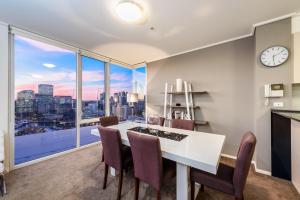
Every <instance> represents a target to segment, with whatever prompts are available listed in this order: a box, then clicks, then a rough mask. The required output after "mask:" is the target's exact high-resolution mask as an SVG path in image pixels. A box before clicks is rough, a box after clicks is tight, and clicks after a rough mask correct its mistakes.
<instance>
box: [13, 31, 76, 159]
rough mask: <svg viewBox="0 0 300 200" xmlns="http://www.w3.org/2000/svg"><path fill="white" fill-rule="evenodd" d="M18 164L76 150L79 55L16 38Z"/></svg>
mask: <svg viewBox="0 0 300 200" xmlns="http://www.w3.org/2000/svg"><path fill="white" fill-rule="evenodd" d="M14 44H15V52H14V58H15V97H16V99H15V164H20V163H24V162H27V161H30V160H34V159H37V158H41V157H44V156H48V155H51V154H55V153H58V152H62V151H65V150H69V149H72V148H75V147H76V128H75V127H76V53H74V52H71V51H69V50H66V49H62V48H58V47H56V46H52V45H49V44H46V43H43V42H38V41H35V40H31V39H28V38H25V37H20V36H15V39H14Z"/></svg>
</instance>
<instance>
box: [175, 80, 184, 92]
mask: <svg viewBox="0 0 300 200" xmlns="http://www.w3.org/2000/svg"><path fill="white" fill-rule="evenodd" d="M182 85H183V81H182V79H181V78H178V79H176V92H182Z"/></svg>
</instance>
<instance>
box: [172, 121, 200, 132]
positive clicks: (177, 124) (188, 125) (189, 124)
mask: <svg viewBox="0 0 300 200" xmlns="http://www.w3.org/2000/svg"><path fill="white" fill-rule="evenodd" d="M194 127H195V122H194V120H184V119H173V120H172V128H178V129H184V130H189V131H193V130H194Z"/></svg>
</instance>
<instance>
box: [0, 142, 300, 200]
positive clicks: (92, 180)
mask: <svg viewBox="0 0 300 200" xmlns="http://www.w3.org/2000/svg"><path fill="white" fill-rule="evenodd" d="M100 151H101V147H100V146H99V145H97V146H93V147H89V148H86V149H83V150H80V151H76V152H74V153H70V154H67V155H64V156H60V157H57V158H53V159H50V160H47V161H44V162H41V163H38V164H35V165H31V166H28V167H24V168H21V169H17V170H14V171H13V172H11V173H10V174H9V175H7V176H6V184H7V192H8V194H7V195H5V196H4V199H7V200H60V199H68V200H77V199H82V200H83V199H84V200H94V199H95V200H96V199H97V200H100V199H101V200H106V199H107V200H109V199H113V200H114V199H116V191H117V179H116V178H114V177H111V176H109V178H108V185H107V189H106V190H102V189H101V186H102V180H103V173H102V172H103V169H104V167H103V164H100V155H101V154H100ZM222 162H226V163H231V164H232V163H233V161H231V160H228V159H222ZM133 195H134V181H133V175H132V172H128V173H127V174H126V175H125V177H124V183H123V190H122V199H127V200H131V199H133ZM175 197H176V180H175V178H174V179H173V180H171V181H170V182H168V183H165V185H164V187H163V191H162V199H164V200H165V199H166V200H169V199H176V198H175ZM0 199H1V198H0ZM139 199H141V200H148V199H155V192H154V190H153V189H152V188H150V187H148V186H147V185H146V184H142V185H141V188H140V198H139ZM197 199H199V200H200V199H203V200H213V199H215V200H221V199H222V200H223V199H225V200H227V199H234V198H232V197H231V196H228V195H225V194H223V193H220V192H216V191H214V190H211V189H207V188H206V189H205V192H203V193H199V194H198V196H197ZM254 199H255V200H267V199H270V200H277V199H283V200H284V199H286V200H294V199H299V200H300V196H299V194H298V193H297V191H296V190H295V188H294V187H293V186H292V184H291V183H290V182H287V181H284V180H279V179H277V178H273V177H269V176H264V175H260V174H256V173H255V172H253V171H251V172H250V174H249V177H248V181H247V185H246V189H245V200H254Z"/></svg>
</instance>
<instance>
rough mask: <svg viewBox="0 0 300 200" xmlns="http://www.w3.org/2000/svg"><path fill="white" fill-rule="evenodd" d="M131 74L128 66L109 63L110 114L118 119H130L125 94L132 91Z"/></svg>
mask: <svg viewBox="0 0 300 200" xmlns="http://www.w3.org/2000/svg"><path fill="white" fill-rule="evenodd" d="M132 75H133V71H132V69H130V68H126V67H123V66H121V65H117V64H111V65H110V75H109V77H110V114H111V115H115V116H117V117H118V118H119V121H126V120H129V119H130V120H131V119H132V116H133V115H132V109H131V107H130V105H129V104H128V102H127V94H128V93H129V92H132V86H133V85H132Z"/></svg>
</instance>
